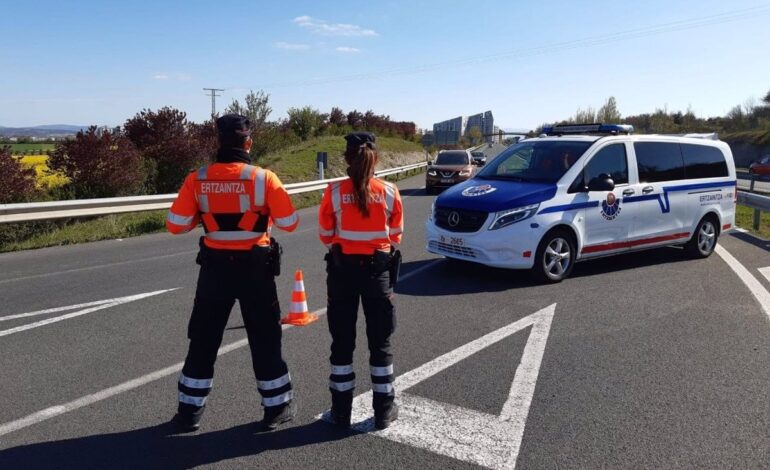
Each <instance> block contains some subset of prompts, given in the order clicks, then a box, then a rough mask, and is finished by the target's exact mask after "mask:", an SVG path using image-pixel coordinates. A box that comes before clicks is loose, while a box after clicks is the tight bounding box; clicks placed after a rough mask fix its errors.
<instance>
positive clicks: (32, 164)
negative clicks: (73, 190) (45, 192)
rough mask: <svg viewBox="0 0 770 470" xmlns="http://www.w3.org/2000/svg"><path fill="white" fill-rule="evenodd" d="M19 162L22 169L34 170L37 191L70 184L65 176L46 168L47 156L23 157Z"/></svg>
mask: <svg viewBox="0 0 770 470" xmlns="http://www.w3.org/2000/svg"><path fill="white" fill-rule="evenodd" d="M19 161H20V162H21V164H22V166H23V167H24V168H33V169H34V170H35V185H36V186H37V187H38V189H53V188H58V187H61V186H64V185H66V184H67V183H69V182H70V179H69V178H68V177H67V176H66V175H63V174H62V173H61V172H57V171H52V170H51V169H50V168H48V155H25V156H23V157H21V158H20V159H19Z"/></svg>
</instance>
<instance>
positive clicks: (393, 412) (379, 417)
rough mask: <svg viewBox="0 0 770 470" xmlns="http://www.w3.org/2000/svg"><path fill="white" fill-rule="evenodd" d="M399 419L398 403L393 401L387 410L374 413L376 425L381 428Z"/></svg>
mask: <svg viewBox="0 0 770 470" xmlns="http://www.w3.org/2000/svg"><path fill="white" fill-rule="evenodd" d="M397 419H398V405H396V404H395V403H393V404H392V405H390V407H389V408H388V409H387V410H386V411H384V412H382V413H374V427H375V428H377V429H380V430H381V429H385V428H387V427H388V426H390V425H391V424H392V423H393V421H395V420H397Z"/></svg>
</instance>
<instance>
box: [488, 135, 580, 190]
mask: <svg viewBox="0 0 770 470" xmlns="http://www.w3.org/2000/svg"><path fill="white" fill-rule="evenodd" d="M592 144H593V142H584V141H579V142H578V141H562V140H558V141H557V140H546V141H542V140H541V141H537V140H532V141H523V142H521V143H519V144H516V145H512V146H511V147H508V148H507V149H506V150H504V151H503V153H501V154H500V155H499V156H498V157H497V158H495V159H494V160H493V161H492V163H490V164H488V165H487V166H486V167H484V169H483V170H481V171H480V172H479V173H478V175H477V176H476V177H477V178H481V179H500V180H511V181H532V182H538V183H556V182H557V181H559V180H560V179H561V177H562V176H564V173H566V172H567V170H569V169H570V167H571V166H572V165H574V164H575V162H576V161H578V159H579V158H580V157H581V156H582V155H583V153H585V151H586V150H588V147H590V146H591V145H592Z"/></svg>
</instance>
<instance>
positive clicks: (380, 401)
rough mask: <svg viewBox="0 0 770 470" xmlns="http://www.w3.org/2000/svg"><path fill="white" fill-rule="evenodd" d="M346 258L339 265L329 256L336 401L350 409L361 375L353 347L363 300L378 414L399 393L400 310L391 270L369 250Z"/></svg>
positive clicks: (331, 385) (337, 405)
mask: <svg viewBox="0 0 770 470" xmlns="http://www.w3.org/2000/svg"><path fill="white" fill-rule="evenodd" d="M341 258H342V262H341V263H340V264H339V265H335V263H334V261H333V260H332V259H329V260H327V273H328V276H327V278H326V285H327V293H328V304H327V311H326V318H327V320H328V322H329V332H330V333H331V336H332V346H331V357H330V358H329V359H330V362H331V375H330V376H329V389H330V391H331V394H332V406H334V407H335V408H337V409H339V410H343V411H347V410H349V409H350V407H351V404H352V401H353V392H354V389H355V379H356V376H355V372H353V350H354V349H355V347H356V320H357V317H358V305H359V302H360V303H361V304H362V305H363V309H364V317H365V318H366V338H367V340H368V344H369V370H370V374H371V379H372V391H373V402H372V406H373V407H374V411H375V413H376V414H378V413H383V412H386V411H387V410H388V409H389V408H390V407H391V406H392V404H393V399H394V397H395V390H394V388H393V378H394V376H393V354H392V353H391V336H392V335H393V332H394V331H395V328H396V312H395V307H394V305H393V291H392V289H391V288H390V278H389V274H388V272H387V271H385V272H377V271H376V270H375V269H374V268H373V267H372V264H371V257H369V256H356V255H342V256H341Z"/></svg>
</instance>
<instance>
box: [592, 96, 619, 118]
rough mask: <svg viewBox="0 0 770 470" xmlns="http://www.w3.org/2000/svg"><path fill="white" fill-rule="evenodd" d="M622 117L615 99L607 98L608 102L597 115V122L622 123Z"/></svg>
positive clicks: (612, 97)
mask: <svg viewBox="0 0 770 470" xmlns="http://www.w3.org/2000/svg"><path fill="white" fill-rule="evenodd" d="M620 119H621V116H620V111H618V105H617V103H616V102H615V97H614V96H610V97H609V98H607V102H606V103H604V105H602V107H601V108H599V111H597V113H596V120H597V121H598V122H606V123H617V122H620Z"/></svg>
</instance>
